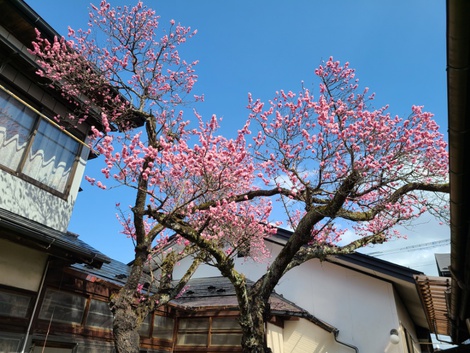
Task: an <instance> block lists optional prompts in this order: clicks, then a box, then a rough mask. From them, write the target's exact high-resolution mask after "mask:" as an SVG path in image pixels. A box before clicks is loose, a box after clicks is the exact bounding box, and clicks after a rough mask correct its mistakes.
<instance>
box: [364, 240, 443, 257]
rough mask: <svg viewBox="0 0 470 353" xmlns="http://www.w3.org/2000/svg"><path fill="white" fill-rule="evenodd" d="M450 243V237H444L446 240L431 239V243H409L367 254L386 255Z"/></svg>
mask: <svg viewBox="0 0 470 353" xmlns="http://www.w3.org/2000/svg"><path fill="white" fill-rule="evenodd" d="M448 244H450V239H444V240H436V241H431V242H429V243H422V244H415V245H409V246H405V247H403V248H398V249H390V250H385V251H375V252H371V253H368V254H367V255H370V256H385V255H389V254H394V253H398V252H403V251H406V252H408V251H414V250H417V249H430V248H435V247H438V246H442V245H448Z"/></svg>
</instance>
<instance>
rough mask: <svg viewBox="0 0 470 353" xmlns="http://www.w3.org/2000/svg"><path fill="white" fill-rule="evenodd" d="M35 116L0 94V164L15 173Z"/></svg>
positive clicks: (22, 106)
mask: <svg viewBox="0 0 470 353" xmlns="http://www.w3.org/2000/svg"><path fill="white" fill-rule="evenodd" d="M35 120H36V114H34V112H33V111H32V110H30V109H28V108H26V107H25V106H24V105H23V104H21V103H20V102H18V101H17V100H16V99H14V98H13V97H10V96H8V95H7V94H6V93H5V92H3V91H2V92H0V163H1V164H3V165H4V166H6V167H8V168H10V169H12V170H14V171H17V169H18V167H19V164H20V162H21V159H22V157H23V155H24V154H25V151H26V146H27V144H28V140H29V138H30V133H31V131H32V129H33V125H34V122H35Z"/></svg>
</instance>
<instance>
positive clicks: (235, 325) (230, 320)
mask: <svg viewBox="0 0 470 353" xmlns="http://www.w3.org/2000/svg"><path fill="white" fill-rule="evenodd" d="M217 330H231V331H240V330H241V326H240V323H239V322H238V318H236V317H223V318H215V317H214V318H213V319H212V331H217Z"/></svg>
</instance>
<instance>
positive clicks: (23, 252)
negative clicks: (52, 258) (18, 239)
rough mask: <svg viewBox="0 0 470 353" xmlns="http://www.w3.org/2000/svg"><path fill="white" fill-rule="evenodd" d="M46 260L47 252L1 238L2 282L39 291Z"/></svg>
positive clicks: (0, 274) (0, 268) (0, 278)
mask: <svg viewBox="0 0 470 353" xmlns="http://www.w3.org/2000/svg"><path fill="white" fill-rule="evenodd" d="M25 259H28V261H25ZM46 262H47V254H45V253H43V252H39V251H36V250H33V249H30V248H27V247H24V246H21V245H19V244H16V243H12V242H10V241H8V240H4V239H0V284H2V285H6V286H10V287H15V288H21V289H26V290H30V291H33V292H37V291H38V290H39V286H40V284H41V279H42V276H43V272H44V268H45V266H46Z"/></svg>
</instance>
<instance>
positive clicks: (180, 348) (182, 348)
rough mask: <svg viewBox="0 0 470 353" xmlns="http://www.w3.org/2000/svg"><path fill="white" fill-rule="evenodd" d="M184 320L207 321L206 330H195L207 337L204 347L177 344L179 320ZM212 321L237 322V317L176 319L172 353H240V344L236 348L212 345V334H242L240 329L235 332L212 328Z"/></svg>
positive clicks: (185, 317)
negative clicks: (228, 320)
mask: <svg viewBox="0 0 470 353" xmlns="http://www.w3.org/2000/svg"><path fill="white" fill-rule="evenodd" d="M182 319H183V320H185V319H189V320H191V319H207V320H208V321H209V323H208V328H207V330H205V331H203V330H197V333H202V332H204V333H205V334H206V335H207V338H206V344H205V345H191V344H178V336H179V335H180V334H181V331H180V320H182ZM214 319H234V320H238V316H233V315H217V316H180V317H177V327H176V335H175V342H174V351H175V352H201V353H202V352H241V342H240V344H239V345H237V346H231V345H214V344H212V335H213V334H231V333H236V334H240V338H241V334H242V328H241V327H240V329H237V330H233V329H218V328H216V327H214V322H213V321H214ZM193 332H196V330H191V329H188V330H185V332H184V333H193Z"/></svg>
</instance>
